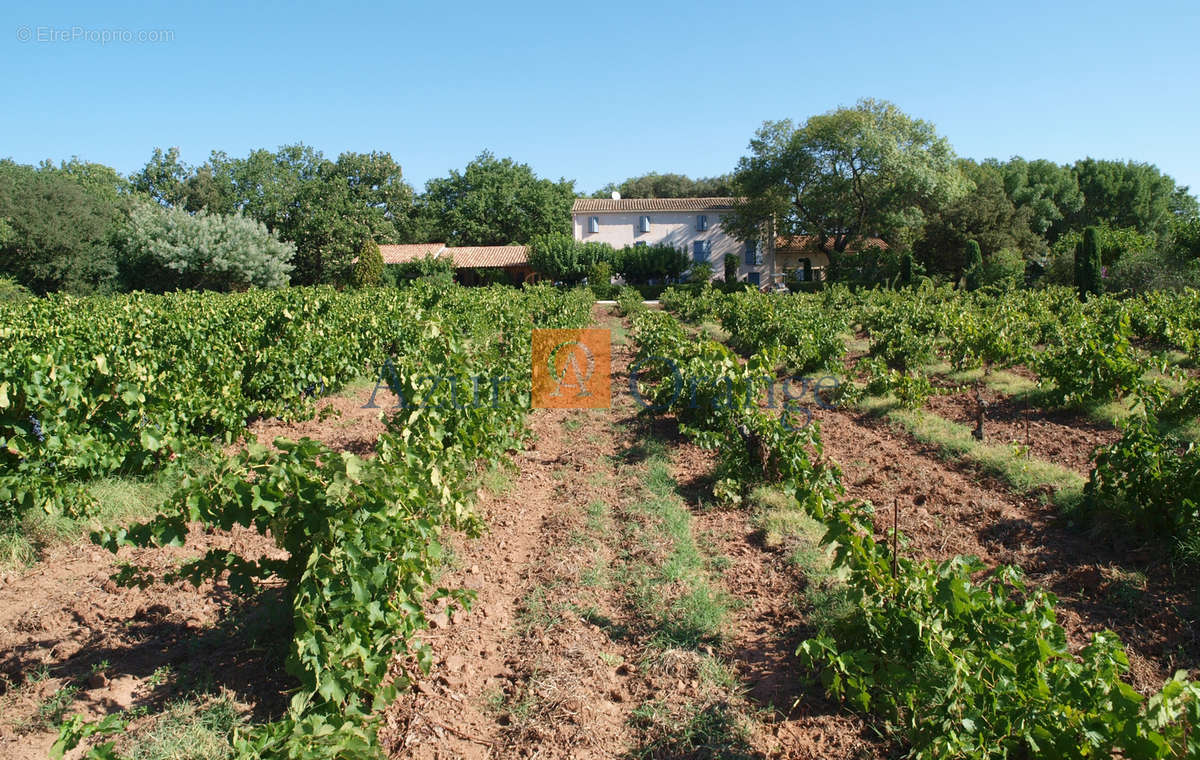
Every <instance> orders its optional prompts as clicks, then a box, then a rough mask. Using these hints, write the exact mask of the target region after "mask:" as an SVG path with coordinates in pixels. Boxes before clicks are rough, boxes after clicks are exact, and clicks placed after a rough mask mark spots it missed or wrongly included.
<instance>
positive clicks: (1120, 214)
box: [1071, 158, 1187, 235]
mask: <svg viewBox="0 0 1200 760" xmlns="http://www.w3.org/2000/svg"><path fill="white" fill-rule="evenodd" d="M1074 171H1075V176H1076V177H1077V178H1078V181H1079V189H1080V191H1081V192H1082V193H1083V198H1084V203H1083V207H1082V208H1081V209H1080V210H1079V211H1078V212H1077V213H1076V214H1074V216H1073V218H1072V220H1071V221H1072V226H1073V227H1075V228H1076V229H1082V228H1083V227H1087V226H1090V225H1094V224H1100V223H1101V222H1108V223H1109V224H1110V225H1111V226H1113V227H1133V228H1135V229H1136V230H1137V231H1138V232H1141V233H1143V234H1148V235H1165V234H1166V233H1167V232H1168V231H1169V229H1170V223H1171V218H1172V216H1173V215H1174V214H1173V209H1175V208H1179V207H1180V203H1181V200H1180V196H1179V195H1177V193H1178V191H1179V190H1180V188H1179V187H1178V186H1177V185H1176V184H1175V180H1174V179H1172V178H1171V177H1169V176H1167V175H1166V174H1163V173H1162V172H1161V171H1159V169H1158V167H1156V166H1154V165H1153V164H1143V163H1137V162H1134V161H1126V162H1121V161H1101V160H1097V159H1094V158H1085V159H1083V160H1082V161H1076V162H1075V166H1074ZM1183 190H1184V192H1183V195H1184V196H1187V192H1186V190H1187V188H1183Z"/></svg>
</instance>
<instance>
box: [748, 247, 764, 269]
mask: <svg viewBox="0 0 1200 760" xmlns="http://www.w3.org/2000/svg"><path fill="white" fill-rule="evenodd" d="M745 261H746V266H748V267H752V266H757V265H758V264H761V263H762V259H761V258H760V257H759V254H758V243H746V259H745Z"/></svg>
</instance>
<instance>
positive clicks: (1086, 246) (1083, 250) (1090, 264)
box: [1075, 227, 1104, 301]
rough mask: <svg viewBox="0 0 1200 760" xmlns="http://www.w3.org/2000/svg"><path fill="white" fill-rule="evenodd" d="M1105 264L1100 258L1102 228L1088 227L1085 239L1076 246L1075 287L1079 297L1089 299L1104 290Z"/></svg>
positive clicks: (1085, 231)
mask: <svg viewBox="0 0 1200 760" xmlns="http://www.w3.org/2000/svg"><path fill="white" fill-rule="evenodd" d="M1103 267H1104V264H1103V262H1102V260H1101V258H1100V230H1099V229H1098V228H1096V227H1088V228H1087V229H1085V230H1084V231H1083V240H1081V241H1080V243H1079V245H1078V246H1077V247H1076V248H1075V288H1076V289H1077V290H1078V291H1079V299H1080V300H1081V301H1083V300H1087V297H1088V296H1090V295H1100V293H1102V292H1103V291H1104V269H1103Z"/></svg>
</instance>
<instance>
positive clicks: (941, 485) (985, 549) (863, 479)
mask: <svg viewBox="0 0 1200 760" xmlns="http://www.w3.org/2000/svg"><path fill="white" fill-rule="evenodd" d="M816 417H817V419H818V420H819V422H820V425H821V433H822V438H823V440H824V444H825V453H826V454H827V455H828V456H829V457H831V458H832V459H833V460H834V461H836V462H837V463H838V464H839V465H840V466H841V468H842V471H843V481H844V483H845V486H846V489H847V494H848V496H850V497H851V498H856V499H863V500H868V501H870V502H872V503H873V504H875V506H876V509H877V510H878V512H877V519H876V526H877V529H878V530H879V536H878V538H879V539H880V540H886V539H885V535H889V534H890V530H891V523H892V508H893V504H897V505H898V506H899V524H900V532H901V534H902V535H903V536H904V538H905V540H906V542H907V543H906V546H905V551H906V552H908V553H909V554H910V555H912V556H917V557H927V558H931V559H936V560H942V559H947V558H949V557H951V556H953V555H956V554H972V555H976V556H978V557H980V558H981V559H982V560H983V561H984V562H986V563H988V564H991V565H997V564H1014V565H1018V566H1020V567H1021V568H1023V569H1024V570H1025V572H1026V573H1027V574H1028V575H1029V576H1030V578H1031V580H1032V581H1033V582H1034V583H1036V584H1038V585H1040V586H1042V587H1044V588H1047V589H1049V590H1051V591H1053V592H1054V593H1055V594H1056V595H1058V597H1059V599H1060V606H1059V619H1060V622H1061V623H1062V624H1063V626H1064V627H1065V628H1066V630H1067V632H1068V636H1069V637H1070V639H1071V641H1072V643H1073V644H1074V645H1076V646H1081V645H1082V644H1083V643H1085V641H1086V639H1087V638H1088V637H1089V636H1090V635H1091V634H1092V633H1094V632H1097V631H1100V630H1103V629H1106V628H1107V629H1112V630H1115V631H1116V632H1117V633H1119V634H1120V635H1121V637H1122V639H1123V640H1124V641H1125V644H1126V647H1127V650H1128V652H1129V654H1130V660H1131V663H1132V672H1131V678H1132V679H1133V683H1134V684H1135V686H1137V687H1138V688H1139V689H1141V690H1143V691H1148V690H1150V689H1153V688H1155V687H1157V686H1159V685H1161V682H1162V680H1163V679H1164V678H1167V677H1169V676H1170V675H1171V674H1172V673H1173V672H1174V671H1175V670H1176V669H1179V668H1185V669H1187V668H1195V667H1196V666H1197V664H1200V656H1198V655H1200V639H1198V634H1197V630H1196V628H1195V627H1193V624H1192V623H1190V622H1189V621H1192V620H1195V619H1196V614H1197V610H1196V608H1195V600H1194V596H1193V595H1194V593H1195V592H1194V591H1193V590H1191V589H1192V586H1191V585H1189V581H1188V579H1186V578H1182V577H1177V576H1176V575H1174V573H1173V571H1172V568H1171V567H1170V566H1168V565H1167V564H1165V563H1164V561H1163V560H1162V557H1161V552H1159V551H1157V550H1156V549H1155V548H1154V547H1151V546H1143V545H1138V544H1130V543H1126V540H1125V537H1124V536H1123V534H1121V533H1119V532H1109V531H1098V530H1092V531H1087V532H1085V531H1083V530H1081V529H1080V528H1078V527H1076V526H1072V525H1070V524H1068V523H1067V522H1066V520H1064V519H1063V518H1062V516H1061V515H1060V514H1059V513H1058V511H1057V510H1056V508H1055V507H1054V506H1051V505H1048V504H1044V503H1042V502H1040V501H1039V500H1037V499H1034V498H1025V497H1020V496H1017V495H1015V494H1013V493H1011V492H1010V491H1008V490H1007V489H1006V488H1005V487H1004V486H1003V484H1000V483H997V482H996V481H994V480H992V479H991V478H987V477H984V476H981V475H979V474H978V473H977V472H976V471H975V470H974V469H973V468H972V467H971V466H970V465H966V464H956V463H953V462H948V461H946V460H944V459H943V458H941V457H940V456H939V455H938V453H937V451H936V449H935V447H932V446H927V445H924V444H921V443H919V442H917V441H915V440H914V439H912V438H911V437H910V436H909V435H908V434H906V433H904V432H902V431H899V430H896V429H894V428H892V427H890V426H889V425H887V424H886V423H884V422H882V421H880V420H878V419H875V418H872V417H869V416H867V415H861V414H856V413H853V412H850V411H847V410H837V411H825V410H818V411H817V412H816ZM1131 573H1141V574H1144V576H1145V582H1144V583H1142V581H1141V578H1140V576H1131V575H1130V574H1131Z"/></svg>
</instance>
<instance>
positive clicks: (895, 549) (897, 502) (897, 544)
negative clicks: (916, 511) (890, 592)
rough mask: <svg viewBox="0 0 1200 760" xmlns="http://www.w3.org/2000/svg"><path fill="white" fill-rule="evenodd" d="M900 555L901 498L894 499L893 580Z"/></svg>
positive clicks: (894, 497) (895, 497)
mask: <svg viewBox="0 0 1200 760" xmlns="http://www.w3.org/2000/svg"><path fill="white" fill-rule="evenodd" d="M899 554H900V497H899V496H893V497H892V580H895V579H896V558H897V557H898V556H899Z"/></svg>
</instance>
